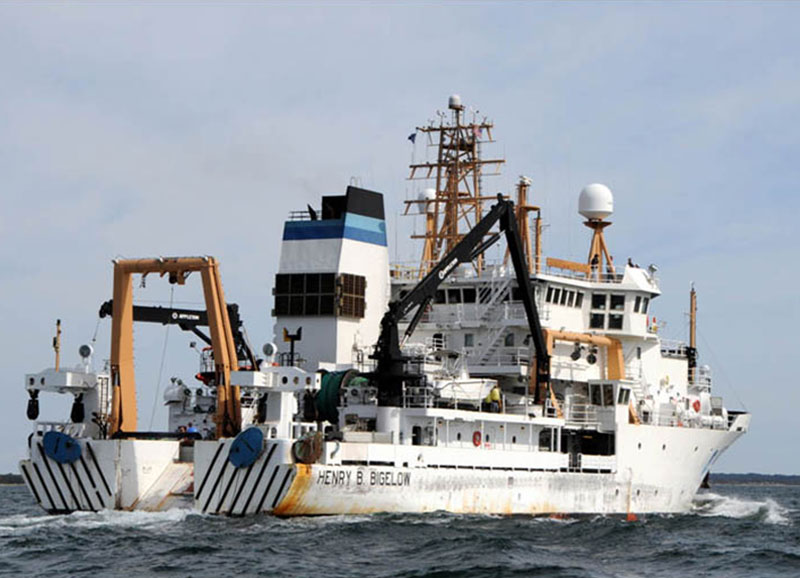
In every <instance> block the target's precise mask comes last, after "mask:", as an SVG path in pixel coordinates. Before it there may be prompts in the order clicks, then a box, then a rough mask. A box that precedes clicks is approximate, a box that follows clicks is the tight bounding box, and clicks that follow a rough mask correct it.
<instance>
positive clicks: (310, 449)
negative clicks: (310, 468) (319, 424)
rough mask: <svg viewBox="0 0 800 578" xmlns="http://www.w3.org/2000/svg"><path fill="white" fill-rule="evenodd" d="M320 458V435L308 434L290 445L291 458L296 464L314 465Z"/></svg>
mask: <svg viewBox="0 0 800 578" xmlns="http://www.w3.org/2000/svg"><path fill="white" fill-rule="evenodd" d="M321 456H322V434H321V433H319V432H314V433H309V434H308V435H306V436H305V437H303V438H301V439H299V440H297V441H296V442H294V443H293V444H292V457H293V458H294V461H295V462H297V463H298V464H313V463H316V462H317V461H318V460H319V458H320V457H321Z"/></svg>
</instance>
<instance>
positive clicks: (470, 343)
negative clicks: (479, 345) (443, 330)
mask: <svg viewBox="0 0 800 578" xmlns="http://www.w3.org/2000/svg"><path fill="white" fill-rule="evenodd" d="M474 346H475V335H474V334H473V333H465V334H464V347H474Z"/></svg>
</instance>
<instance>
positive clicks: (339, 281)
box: [272, 273, 367, 318]
mask: <svg viewBox="0 0 800 578" xmlns="http://www.w3.org/2000/svg"><path fill="white" fill-rule="evenodd" d="M366 286H367V280H366V278H365V277H363V276H361V275H350V274H348V273H342V274H340V275H338V276H337V275H336V274H335V273H279V274H278V275H276V276H275V289H274V295H275V309H273V312H272V314H273V315H292V316H313V315H341V316H343V317H357V318H361V317H364V310H365V308H366V302H365V292H366Z"/></svg>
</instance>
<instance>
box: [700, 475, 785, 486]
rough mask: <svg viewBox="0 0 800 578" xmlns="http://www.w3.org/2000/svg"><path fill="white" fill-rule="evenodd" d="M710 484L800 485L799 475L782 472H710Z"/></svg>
mask: <svg viewBox="0 0 800 578" xmlns="http://www.w3.org/2000/svg"><path fill="white" fill-rule="evenodd" d="M709 482H710V484H711V485H712V486H713V485H714V484H787V485H792V486H800V476H787V475H783V474H714V473H712V474H711V477H710V479H709Z"/></svg>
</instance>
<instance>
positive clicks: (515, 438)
mask: <svg viewBox="0 0 800 578" xmlns="http://www.w3.org/2000/svg"><path fill="white" fill-rule="evenodd" d="M511 443H512V444H515V443H517V436H511Z"/></svg>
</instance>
